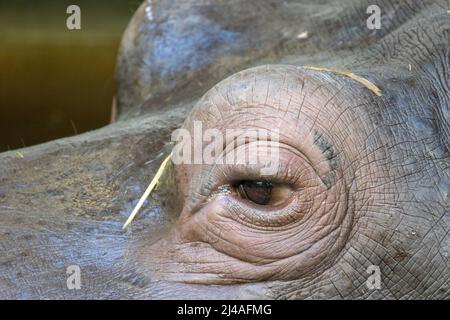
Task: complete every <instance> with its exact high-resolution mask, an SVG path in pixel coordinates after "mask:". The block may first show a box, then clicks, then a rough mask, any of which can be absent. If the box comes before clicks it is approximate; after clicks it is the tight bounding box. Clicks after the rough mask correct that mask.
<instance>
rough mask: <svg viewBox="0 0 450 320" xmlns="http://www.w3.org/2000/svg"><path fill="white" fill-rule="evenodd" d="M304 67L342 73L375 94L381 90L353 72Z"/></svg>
mask: <svg viewBox="0 0 450 320" xmlns="http://www.w3.org/2000/svg"><path fill="white" fill-rule="evenodd" d="M304 68H306V69H310V70H315V71H325V72H333V73H336V74H340V75H343V76H345V77H349V78H351V79H353V80H355V81H358V82H359V83H361V84H362V85H363V86H365V87H366V88H367V89H369V90H370V91H372V92H373V93H374V94H376V95H377V96H381V90H380V88H378V87H377V86H376V85H374V84H373V83H372V82H370V81H369V80H367V79H364V78H363V77H360V76H357V75H356V74H354V73H351V72H346V71H340V70H336V69H328V68H319V67H311V66H304Z"/></svg>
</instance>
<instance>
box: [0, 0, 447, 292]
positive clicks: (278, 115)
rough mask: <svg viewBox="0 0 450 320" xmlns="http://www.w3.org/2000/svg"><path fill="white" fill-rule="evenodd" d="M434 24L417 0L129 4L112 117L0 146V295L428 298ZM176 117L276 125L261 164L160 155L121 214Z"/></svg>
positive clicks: (439, 143) (443, 81) (442, 247)
mask: <svg viewBox="0 0 450 320" xmlns="http://www.w3.org/2000/svg"><path fill="white" fill-rule="evenodd" d="M370 6H371V7H372V9H373V8H374V7H373V6H375V7H376V8H378V9H379V17H380V21H379V25H378V26H375V27H373V24H370V23H369V22H370V21H369V20H368V19H369V18H370V19H372V18H373V16H372V15H373V14H374V12H375V11H373V10H372V11H371V10H368V8H369V7H370ZM375 13H376V12H375ZM375 25H376V24H375ZM449 30H450V21H449V13H448V8H447V4H446V1H436V0H425V1H422V0H409V1H404V0H389V1H387V0H386V1H384V0H363V1H356V0H344V1H339V2H332V1H295V0H286V1H275V0H264V1H262V0H245V1H244V0H232V1H228V0H227V1H225V0H161V1H153V0H148V1H145V2H144V3H143V4H142V5H141V6H140V7H139V9H138V10H137V12H136V13H135V15H134V16H133V18H132V20H131V21H130V23H129V25H128V27H127V29H126V31H125V33H124V35H123V39H122V42H121V45H120V49H119V54H118V60H117V72H116V74H117V76H116V78H117V91H116V97H115V101H116V107H115V110H116V116H115V121H114V122H112V123H111V124H109V125H107V126H105V127H103V128H100V129H98V130H94V131H91V132H88V133H84V134H80V135H76V136H72V137H68V138H63V139H59V140H56V141H51V142H48V143H44V144H41V145H37V146H32V147H28V148H24V149H20V150H14V151H8V152H4V153H2V154H0V167H1V170H0V251H1V254H0V297H1V298H4V299H448V298H449V297H450V263H449V255H450V213H449V212H450V210H449V205H450V198H449V197H450V195H449V191H450V180H449V176H450V170H449V168H450V156H449V145H450V121H449V120H450V118H449V70H450V69H449V50H450V47H449V44H448V39H449ZM92 67H93V68H95V66H92ZM196 122H201V124H202V126H203V129H204V130H206V129H211V128H215V129H216V130H219V131H223V130H225V129H245V128H247V129H248V128H250V129H251V128H258V129H267V130H275V129H276V130H277V131H278V133H279V140H278V144H277V145H278V146H279V161H278V165H277V170H276V173H275V174H273V175H270V176H263V175H262V173H261V171H260V170H259V168H258V166H257V165H256V166H255V165H246V164H245V163H243V164H242V163H241V164H239V165H237V164H236V165H233V164H223V165H219V164H204V163H196V164H192V165H190V164H188V163H175V161H169V162H168V163H167V166H166V167H165V169H164V171H163V173H162V175H161V177H160V179H159V181H158V184H157V187H156V189H155V190H154V191H153V192H152V193H151V194H150V195H149V196H148V198H147V199H146V200H145V202H144V204H143V206H142V208H141V210H140V212H139V213H138V214H137V215H136V217H135V219H134V220H133V221H132V223H131V224H129V225H128V227H126V228H123V225H124V222H125V221H126V219H127V218H128V216H129V214H130V212H131V211H132V210H133V208H134V207H135V206H136V204H137V202H138V201H139V199H140V197H141V195H142V194H143V193H144V190H145V189H146V188H147V186H148V184H149V183H150V181H151V180H152V178H153V177H154V175H155V173H156V172H157V171H158V169H159V168H160V166H161V163H163V161H164V159H167V157H169V160H170V157H171V155H172V154H173V153H172V152H173V148H174V144H173V141H172V140H173V139H172V136H173V132H174V131H176V130H178V129H184V130H185V131H186V132H190V133H192V132H193V131H194V130H195V126H194V124H195V123H196ZM258 141H259V140H257V141H256V144H257V145H258ZM233 147H234V145H233ZM75 273H76V274H75ZM74 275H77V278H76V279H75V278H73V277H74ZM72 280H73V281H74V282H71V281H72ZM75 282H77V283H75Z"/></svg>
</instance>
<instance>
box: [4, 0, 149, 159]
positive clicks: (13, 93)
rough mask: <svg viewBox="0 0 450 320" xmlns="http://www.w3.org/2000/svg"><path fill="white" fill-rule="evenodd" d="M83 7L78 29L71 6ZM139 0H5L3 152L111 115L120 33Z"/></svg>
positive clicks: (81, 129)
mask: <svg viewBox="0 0 450 320" xmlns="http://www.w3.org/2000/svg"><path fill="white" fill-rule="evenodd" d="M70 4H77V5H79V7H80V8H81V30H72V31H71V30H68V29H67V27H66V19H67V17H68V16H69V15H68V14H67V13H66V9H67V7H68V6H69V5H70ZM139 4H140V1H120V0H108V1H106V0H96V1H86V0H84V1H64V0H62V1H51V0H38V1H10V2H6V1H2V2H0V152H1V151H5V150H8V149H16V148H23V147H24V146H30V145H34V144H37V143H42V142H45V141H49V140H53V139H56V138H60V137H66V136H70V135H73V134H76V133H82V132H85V131H89V130H93V129H96V128H99V127H101V126H104V125H106V124H107V123H108V122H109V120H110V109H111V103H112V99H113V95H114V90H115V80H114V69H115V63H116V54H117V49H118V46H119V42H120V38H121V36H122V33H123V31H124V30H125V28H126V25H127V23H128V21H129V19H130V18H131V16H132V14H133V12H134V11H135V10H136V8H137V7H138V6H139Z"/></svg>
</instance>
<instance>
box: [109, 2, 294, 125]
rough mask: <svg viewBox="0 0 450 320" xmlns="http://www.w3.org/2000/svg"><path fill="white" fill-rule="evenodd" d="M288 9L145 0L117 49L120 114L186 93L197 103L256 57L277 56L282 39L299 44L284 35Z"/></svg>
mask: <svg viewBox="0 0 450 320" xmlns="http://www.w3.org/2000/svg"><path fill="white" fill-rule="evenodd" d="M288 11H289V10H288V8H287V7H286V6H284V5H282V4H280V3H278V2H274V3H270V2H269V1H264V2H261V1H253V0H252V1H247V0H245V1H244V0H237V1H221V2H217V1H213V0H206V1H200V2H199V1H197V0H189V1H186V0H177V1H158V2H156V1H145V2H144V3H143V4H142V5H141V6H140V8H139V9H138V11H137V12H136V14H135V15H134V17H133V19H132V20H131V22H130V24H129V26H128V28H127V30H126V32H125V34H124V37H123V40H122V44H121V48H120V52H119V58H118V66H117V79H118V101H117V103H118V105H117V106H118V115H119V118H122V119H124V118H127V117H130V116H136V115H140V114H143V113H145V112H147V111H149V110H154V109H156V108H160V107H162V108H164V106H165V105H167V103H168V102H169V101H170V103H171V104H173V103H177V102H179V101H181V100H182V99H185V98H186V97H188V98H189V100H197V98H199V97H200V96H201V95H202V94H203V93H204V92H206V91H207V90H208V89H209V88H211V87H212V85H214V84H215V83H217V82H218V81H220V80H222V79H224V78H226V77H227V76H229V75H231V74H233V73H235V72H237V71H240V70H242V69H245V68H247V67H249V66H251V65H253V64H256V63H257V62H256V61H257V60H259V59H260V58H265V57H266V58H267V57H269V58H270V60H271V61H272V60H273V58H276V56H277V55H279V54H280V53H281V52H280V43H283V46H284V43H285V42H286V41H287V40H286V39H287V38H288V39H291V38H293V39H294V40H296V41H298V39H296V38H295V36H293V37H287V35H288V34H290V33H292V32H294V31H292V32H289V30H290V29H289V28H293V27H292V21H290V20H291V19H286V12H288ZM297 21H301V20H297ZM295 29H296V30H297V29H298V24H297V25H296V26H295ZM297 33H298V31H296V33H295V34H297ZM287 42H289V41H287ZM275 47H276V48H277V51H276V52H275V50H274V48H275Z"/></svg>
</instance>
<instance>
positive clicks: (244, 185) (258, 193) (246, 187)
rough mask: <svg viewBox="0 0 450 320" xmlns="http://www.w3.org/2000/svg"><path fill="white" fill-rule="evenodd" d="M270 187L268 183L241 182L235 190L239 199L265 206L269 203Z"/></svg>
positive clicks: (270, 184)
mask: <svg viewBox="0 0 450 320" xmlns="http://www.w3.org/2000/svg"><path fill="white" fill-rule="evenodd" d="M272 187H273V186H272V183H271V182H268V181H242V182H240V183H239V184H238V188H237V190H238V193H239V195H240V196H241V197H243V198H245V199H248V200H250V201H252V202H254V203H256V204H260V205H265V204H267V203H269V201H270V198H271V194H272Z"/></svg>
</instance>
